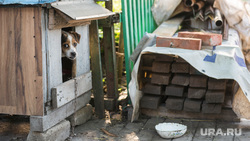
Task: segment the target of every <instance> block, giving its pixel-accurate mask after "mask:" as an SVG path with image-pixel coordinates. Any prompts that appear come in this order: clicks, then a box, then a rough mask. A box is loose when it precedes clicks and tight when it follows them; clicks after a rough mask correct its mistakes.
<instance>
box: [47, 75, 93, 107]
mask: <svg viewBox="0 0 250 141" xmlns="http://www.w3.org/2000/svg"><path fill="white" fill-rule="evenodd" d="M91 89H92V78H91V72H88V73H85V74H83V75H81V76H78V77H76V78H74V79H72V80H69V81H66V82H64V83H62V84H60V85H58V86H56V87H54V88H52V89H51V91H52V104H53V107H54V108H58V107H61V106H63V105H65V104H66V103H68V102H70V101H72V100H73V99H75V98H76V97H79V96H80V95H82V94H84V93H85V92H87V91H89V90H91Z"/></svg>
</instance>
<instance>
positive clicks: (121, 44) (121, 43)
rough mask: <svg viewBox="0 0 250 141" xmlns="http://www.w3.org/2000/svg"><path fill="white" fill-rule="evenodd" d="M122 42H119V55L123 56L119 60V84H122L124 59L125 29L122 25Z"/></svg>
mask: <svg viewBox="0 0 250 141" xmlns="http://www.w3.org/2000/svg"><path fill="white" fill-rule="evenodd" d="M120 29H121V30H120V40H119V53H120V54H122V55H119V56H118V58H119V60H118V63H117V64H118V65H117V69H118V84H121V83H122V72H123V60H124V59H123V58H124V38H123V27H122V23H121V24H120Z"/></svg>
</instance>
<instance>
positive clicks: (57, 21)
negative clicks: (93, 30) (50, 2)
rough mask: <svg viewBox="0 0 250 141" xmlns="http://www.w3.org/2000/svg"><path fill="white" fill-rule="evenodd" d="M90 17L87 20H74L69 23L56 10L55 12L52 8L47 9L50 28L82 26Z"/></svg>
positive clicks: (88, 21)
mask: <svg viewBox="0 0 250 141" xmlns="http://www.w3.org/2000/svg"><path fill="white" fill-rule="evenodd" d="M90 20H91V19H87V20H74V22H71V23H69V22H68V21H67V20H65V19H64V18H63V17H62V16H61V15H59V14H58V12H55V10H54V9H52V8H51V9H49V26H48V28H49V29H50V30H52V29H61V28H65V27H74V26H84V25H88V24H90Z"/></svg>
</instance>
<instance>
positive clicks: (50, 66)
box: [47, 29, 62, 101]
mask: <svg viewBox="0 0 250 141" xmlns="http://www.w3.org/2000/svg"><path fill="white" fill-rule="evenodd" d="M59 37H61V29H56V30H47V82H48V87H47V101H51V99H52V98H51V88H53V87H55V86H57V85H59V84H61V83H62V61H61V52H62V51H61V38H59Z"/></svg>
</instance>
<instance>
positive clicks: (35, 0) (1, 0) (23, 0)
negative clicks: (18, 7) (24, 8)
mask: <svg viewBox="0 0 250 141" xmlns="http://www.w3.org/2000/svg"><path fill="white" fill-rule="evenodd" d="M54 1H56V0H0V5H7V4H30V5H32V4H44V3H51V2H54Z"/></svg>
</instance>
